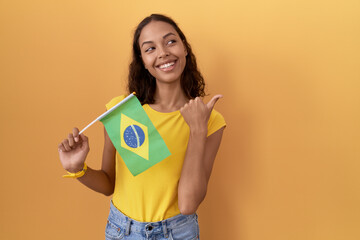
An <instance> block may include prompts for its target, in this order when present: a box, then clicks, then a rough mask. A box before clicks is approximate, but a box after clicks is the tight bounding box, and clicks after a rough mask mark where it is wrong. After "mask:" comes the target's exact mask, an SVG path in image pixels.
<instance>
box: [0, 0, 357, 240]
mask: <svg viewBox="0 0 360 240" xmlns="http://www.w3.org/2000/svg"><path fill="white" fill-rule="evenodd" d="M153 12H156V13H164V14H167V15H169V16H171V17H173V18H174V19H175V20H176V21H177V22H178V23H179V26H180V27H181V28H182V30H183V31H184V33H185V34H186V36H187V37H188V39H189V42H190V43H191V44H192V47H193V49H194V52H195V54H196V56H197V58H198V63H199V67H200V69H201V71H202V72H203V74H204V76H205V78H206V81H207V83H208V86H207V90H208V93H209V94H210V96H212V95H214V94H217V93H222V94H224V96H225V97H224V99H222V100H221V101H219V102H218V103H217V105H216V108H217V110H218V111H220V112H221V113H222V114H223V115H224V117H225V119H226V120H227V124H228V127H227V129H226V131H225V135H224V138H223V142H222V146H221V149H220V151H219V154H218V158H217V160H216V162H215V168H214V171H213V175H212V178H211V180H210V186H209V190H208V194H207V197H206V200H205V201H204V202H203V204H202V205H201V207H200V209H199V219H200V227H201V237H202V239H203V240H222V239H239V240H263V239H267V240H357V239H360V230H359V226H360V204H359V203H360V190H359V188H360V187H359V186H360V174H359V173H360V170H359V169H360V162H359V159H360V146H359V145H360V106H359V105H360V94H359V92H360V91H359V90H360V14H359V12H360V2H359V1H358V0H344V1H339V0H336V1H334V0H326V1H325V0H315V1H314V0H305V1H288V0H272V1H264V0H262V1H261V0H252V1H243V0H233V1H230V0H221V1H207V0H198V1H196V0H191V1H188V0H183V1H170V2H169V1H159V0H153V1H145V0H139V1H121V0H116V1H115V0H111V1H109V0H105V1H85V0H83V1H77V0H75V1H73V0H71V1H69V0H63V1H45V0H33V1H19V0H1V1H0V34H1V36H0V81H1V82H0V99H1V105H0V107H1V124H0V133H1V135H0V138H1V139H0V140H1V142H0V150H1V151H0V152H1V160H0V161H1V162H0V166H1V173H0V189H1V193H0V194H1V198H0V239H4V240H11V239H104V229H105V223H106V217H107V214H108V207H109V200H110V198H109V197H105V196H102V195H100V194H97V193H95V192H92V191H91V190H89V189H87V188H86V187H84V186H82V185H81V184H80V183H78V182H77V181H76V180H73V179H63V178H61V175H62V174H64V170H63V169H62V167H61V164H60V161H59V160H58V153H57V145H58V143H59V142H60V141H61V140H62V139H63V138H65V137H66V136H67V133H68V132H69V131H70V130H71V129H72V127H73V126H78V127H79V128H82V127H84V126H85V125H87V124H88V123H89V122H90V121H92V120H93V119H95V118H96V117H97V116H98V115H100V114H101V113H102V112H104V111H105V106H104V105H105V103H107V102H108V101H109V100H110V99H111V98H113V97H114V96H118V95H120V94H123V93H124V87H125V85H126V84H125V80H126V77H127V70H128V64H129V59H130V45H131V36H132V33H133V30H134V28H135V26H136V25H137V24H138V23H139V21H140V20H141V19H142V18H144V17H145V16H147V15H149V14H150V13H153ZM208 99H209V98H206V100H208ZM85 133H86V134H87V135H88V136H89V138H90V144H91V151H90V155H89V157H88V164H89V166H91V167H95V168H98V167H100V162H101V153H102V145H103V127H102V125H101V124H100V123H97V124H96V125H95V126H93V127H91V128H90V129H89V130H87V131H86V132H85Z"/></svg>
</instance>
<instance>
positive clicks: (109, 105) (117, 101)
mask: <svg viewBox="0 0 360 240" xmlns="http://www.w3.org/2000/svg"><path fill="white" fill-rule="evenodd" d="M125 97H126V95H120V96H117V97H114V98H113V99H111V100H110V101H109V102H108V103H107V104H105V106H106V109H110V108H112V107H113V106H115V105H116V104H117V103H119V102H120V101H122V100H123V99H124V98H125Z"/></svg>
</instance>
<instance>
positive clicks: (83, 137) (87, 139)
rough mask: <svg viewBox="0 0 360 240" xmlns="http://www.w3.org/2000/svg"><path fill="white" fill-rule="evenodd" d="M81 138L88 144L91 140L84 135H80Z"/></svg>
mask: <svg viewBox="0 0 360 240" xmlns="http://www.w3.org/2000/svg"><path fill="white" fill-rule="evenodd" d="M80 138H81V140H82V141H83V142H88V141H89V138H88V137H87V136H85V135H84V134H80Z"/></svg>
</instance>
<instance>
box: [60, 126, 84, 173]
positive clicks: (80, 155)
mask: <svg viewBox="0 0 360 240" xmlns="http://www.w3.org/2000/svg"><path fill="white" fill-rule="evenodd" d="M58 151H59V156H60V161H61V164H62V165H63V167H64V169H65V170H66V171H68V172H72V173H74V172H79V171H81V170H82V169H83V167H84V162H85V159H86V156H87V154H88V152H89V151H90V148H89V141H88V137H86V136H85V135H84V134H81V135H79V129H78V128H74V129H73V133H70V134H69V135H68V138H67V139H64V141H62V142H61V143H60V144H59V146H58Z"/></svg>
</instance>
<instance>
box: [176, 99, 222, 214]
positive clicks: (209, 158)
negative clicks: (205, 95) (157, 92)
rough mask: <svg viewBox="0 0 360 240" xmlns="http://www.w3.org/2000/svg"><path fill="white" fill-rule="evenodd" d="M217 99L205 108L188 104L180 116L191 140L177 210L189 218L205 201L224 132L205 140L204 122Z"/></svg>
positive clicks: (205, 127) (182, 173)
mask: <svg viewBox="0 0 360 240" xmlns="http://www.w3.org/2000/svg"><path fill="white" fill-rule="evenodd" d="M218 98H219V96H215V97H214V98H213V99H212V100H211V101H210V102H209V103H208V104H207V105H205V104H204V103H203V102H202V100H201V99H200V98H196V99H195V100H190V102H189V103H188V104H186V105H185V106H184V107H183V108H182V109H181V113H182V115H183V117H184V119H185V121H186V122H187V123H188V125H189V127H190V138H189V142H188V147H187V151H186V155H185V159H184V164H183V168H182V172H181V177H180V181H179V187H178V201H179V209H180V212H181V213H182V214H192V213H194V212H195V211H196V210H197V208H198V207H199V205H200V203H201V202H202V201H203V200H204V198H205V196H206V191H207V185H208V182H209V179H210V175H211V171H212V167H213V164H214V160H215V157H216V153H217V151H218V149H219V146H220V143H221V138H222V135H223V130H224V128H221V129H219V130H218V131H216V132H215V133H213V134H211V135H210V136H208V137H206V136H207V122H208V119H209V117H210V113H211V111H212V108H213V106H214V104H215V102H216V101H217V99H218Z"/></svg>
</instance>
